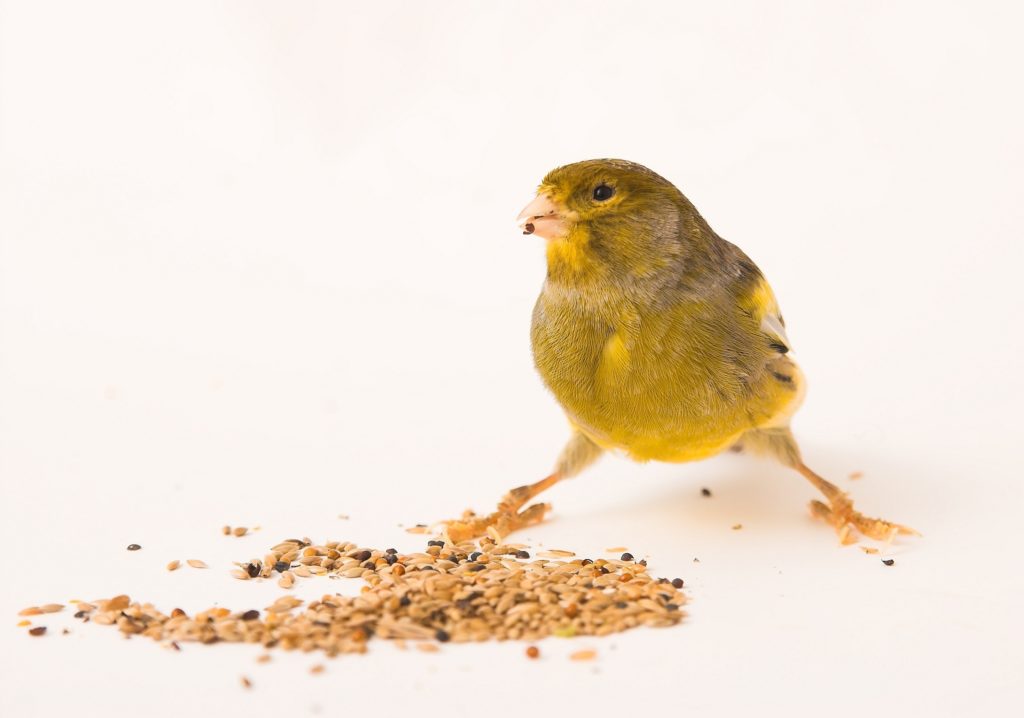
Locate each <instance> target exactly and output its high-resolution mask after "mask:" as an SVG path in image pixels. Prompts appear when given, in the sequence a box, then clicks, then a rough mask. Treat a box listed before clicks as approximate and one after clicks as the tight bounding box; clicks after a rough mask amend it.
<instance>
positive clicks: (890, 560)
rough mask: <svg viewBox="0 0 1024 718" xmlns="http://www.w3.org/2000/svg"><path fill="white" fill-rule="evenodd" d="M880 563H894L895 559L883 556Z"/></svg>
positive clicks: (888, 564) (887, 564)
mask: <svg viewBox="0 0 1024 718" xmlns="http://www.w3.org/2000/svg"><path fill="white" fill-rule="evenodd" d="M882 563H884V564H885V565H886V566H892V565H893V564H894V563H896V559H892V558H883V559H882Z"/></svg>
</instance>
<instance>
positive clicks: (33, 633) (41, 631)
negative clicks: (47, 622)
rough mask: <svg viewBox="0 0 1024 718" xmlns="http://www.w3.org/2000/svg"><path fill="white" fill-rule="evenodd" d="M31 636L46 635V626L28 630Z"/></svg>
mask: <svg viewBox="0 0 1024 718" xmlns="http://www.w3.org/2000/svg"><path fill="white" fill-rule="evenodd" d="M28 632H29V635H30V636H42V635H43V634H44V633H46V626H36V627H35V628H30V629H28Z"/></svg>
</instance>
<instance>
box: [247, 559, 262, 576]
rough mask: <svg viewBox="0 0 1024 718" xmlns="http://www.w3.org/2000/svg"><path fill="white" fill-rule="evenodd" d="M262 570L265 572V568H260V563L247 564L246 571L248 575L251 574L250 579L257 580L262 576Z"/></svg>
mask: <svg viewBox="0 0 1024 718" xmlns="http://www.w3.org/2000/svg"><path fill="white" fill-rule="evenodd" d="M262 570H263V567H262V566H260V565H259V564H258V563H247V564H245V571H246V573H248V574H249V578H256V577H257V576H259V575H260V571H262Z"/></svg>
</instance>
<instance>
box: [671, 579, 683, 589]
mask: <svg viewBox="0 0 1024 718" xmlns="http://www.w3.org/2000/svg"><path fill="white" fill-rule="evenodd" d="M672 587H673V588H682V587H683V579H681V578H673V579H672Z"/></svg>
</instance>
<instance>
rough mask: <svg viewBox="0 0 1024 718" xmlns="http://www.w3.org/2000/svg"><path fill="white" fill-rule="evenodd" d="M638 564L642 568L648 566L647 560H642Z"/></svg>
mask: <svg viewBox="0 0 1024 718" xmlns="http://www.w3.org/2000/svg"><path fill="white" fill-rule="evenodd" d="M637 563H639V564H640V565H641V566H646V565H647V559H645V558H642V559H640V560H639V561H638V562H637Z"/></svg>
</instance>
